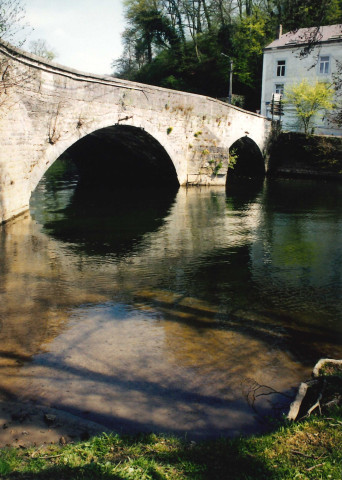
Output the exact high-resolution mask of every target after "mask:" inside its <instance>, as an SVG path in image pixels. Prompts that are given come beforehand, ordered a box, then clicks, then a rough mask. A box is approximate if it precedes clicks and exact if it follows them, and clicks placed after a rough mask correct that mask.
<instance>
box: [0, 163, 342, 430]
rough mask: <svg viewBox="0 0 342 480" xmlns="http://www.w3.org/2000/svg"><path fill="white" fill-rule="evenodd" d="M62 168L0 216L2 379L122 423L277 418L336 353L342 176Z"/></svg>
mask: <svg viewBox="0 0 342 480" xmlns="http://www.w3.org/2000/svg"><path fill="white" fill-rule="evenodd" d="M64 167H65V166H63V165H60V166H58V164H57V165H56V167H55V168H54V169H53V170H52V171H51V172H49V173H48V175H46V176H45V177H44V178H43V180H42V181H41V182H40V183H39V185H38V187H37V189H36V191H35V192H34V194H33V196H32V200H31V207H30V212H28V213H27V214H25V215H24V216H22V217H19V218H17V219H15V220H14V221H12V222H10V223H8V224H6V225H5V226H3V227H0V258H1V264H0V270H1V277H0V296H1V302H0V325H1V340H0V352H1V357H0V362H1V363H0V365H1V370H0V388H1V395H2V399H3V401H4V402H5V401H6V400H8V399H15V400H16V401H20V402H23V403H24V404H25V403H28V404H37V405H43V406H47V407H49V408H54V409H56V410H57V411H61V412H67V413H68V414H73V415H75V416H76V417H80V418H82V419H84V420H89V421H92V422H96V423H97V424H100V425H103V427H104V428H110V429H114V430H116V431H118V432H123V433H134V432H138V431H156V432H165V433H176V434H179V435H183V436H184V435H185V436H187V438H193V439H203V438H208V437H218V436H221V435H228V436H234V435H239V434H250V433H255V432H260V431H263V430H265V429H268V428H270V427H271V424H270V421H269V418H270V416H272V417H274V416H280V415H281V414H282V413H283V412H284V411H286V409H287V408H288V405H289V403H290V401H291V399H292V397H293V395H294V393H295V391H296V388H297V387H298V384H299V383H300V382H301V381H302V380H303V379H305V378H307V377H308V376H309V375H310V373H311V370H312V367H313V365H314V364H315V363H316V362H317V360H318V359H319V358H321V357H335V358H342V342H341V340H342V315H341V313H342V278H341V277H342V195H341V193H342V185H341V184H338V183H333V182H332V183H329V182H322V181H317V180H298V179H289V180H287V179H273V180H271V179H268V180H265V179H261V180H259V181H252V180H244V181H242V180H240V181H235V182H233V181H232V182H231V184H229V183H228V188H227V189H226V188H224V187H222V188H221V187H210V188H209V187H191V188H185V187H181V188H179V189H178V190H171V191H169V190H167V189H163V188H161V189H159V190H153V191H148V190H144V189H141V190H136V189H135V190H134V191H132V190H129V189H125V190H123V189H121V190H120V189H118V188H116V189H114V190H111V191H108V190H101V189H100V190H96V189H91V188H89V186H87V187H84V186H82V185H80V183H79V182H78V178H77V174H76V173H75V172H74V171H68V170H67V169H65V168H64Z"/></svg>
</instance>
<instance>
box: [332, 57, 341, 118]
mask: <svg viewBox="0 0 342 480" xmlns="http://www.w3.org/2000/svg"><path fill="white" fill-rule="evenodd" d="M336 64H337V71H336V73H335V75H333V80H334V88H335V92H336V98H337V106H336V112H335V115H334V116H333V117H332V122H333V123H336V124H337V126H339V127H342V62H338V61H336Z"/></svg>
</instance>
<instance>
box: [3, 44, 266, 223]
mask: <svg viewBox="0 0 342 480" xmlns="http://www.w3.org/2000/svg"><path fill="white" fill-rule="evenodd" d="M113 125H130V126H134V127H137V128H141V129H144V130H145V131H146V132H147V133H149V134H150V135H152V137H153V138H154V139H156V140H157V141H158V142H159V143H160V145H162V147H163V148H164V149H165V151H166V152H167V153H168V155H169V157H170V159H171V161H172V162H173V164H174V167H175V170H176V172H177V177H178V181H179V183H180V185H183V184H186V183H188V182H189V183H201V184H202V183H204V184H213V185H220V184H221V185H224V184H225V180H226V173H227V168H228V161H229V147H230V145H232V143H234V142H235V141H236V140H238V139H239V138H241V137H244V136H248V137H249V138H250V139H252V140H253V141H254V142H255V143H256V144H257V145H258V147H259V148H260V150H261V151H263V150H264V148H265V145H266V139H267V135H268V131H269V122H268V121H267V120H266V119H264V118H263V117H261V116H260V115H256V114H252V113H249V112H246V111H244V110H242V109H239V108H237V107H233V106H230V105H227V104H225V103H223V102H220V101H217V100H214V99H212V98H208V97H204V96H200V95H193V94H188V93H184V92H177V91H172V90H167V89H163V88H159V87H154V86H149V85H142V84H137V83H134V82H128V81H125V80H119V79H114V78H112V77H100V76H96V75H91V74H86V73H82V72H78V71H75V70H71V69H66V68H65V67H62V66H60V65H58V64H53V63H49V62H44V63H43V61H42V59H40V58H38V57H36V56H35V55H31V54H27V53H25V52H22V51H19V50H17V49H15V48H13V47H11V46H9V45H4V44H0V145H1V149H0V223H1V222H3V221H6V220H8V219H9V218H11V217H13V216H15V215H18V214H20V213H22V212H23V211H25V210H26V209H27V208H28V205H29V199H30V195H31V192H32V191H33V190H34V188H35V187H36V185H37V183H38V182H39V180H40V179H41V178H42V176H43V175H44V173H45V171H46V170H47V169H48V168H49V166H50V165H51V164H52V163H53V162H54V161H55V160H56V159H57V158H58V157H59V156H60V155H61V154H62V153H63V152H64V151H65V150H66V149H67V148H68V147H70V146H71V145H73V144H74V143H75V142H77V140H79V139H80V138H82V137H84V136H86V135H88V134H89V133H92V132H94V131H96V130H98V129H101V128H106V127H109V126H113ZM218 162H221V163H222V168H221V169H220V172H219V174H216V173H215V172H214V168H215V165H216V164H217V163H218ZM96 168H99V167H98V166H97V165H96V164H94V169H96ZM103 174H104V175H105V172H103ZM127 183H129V172H128V173H127Z"/></svg>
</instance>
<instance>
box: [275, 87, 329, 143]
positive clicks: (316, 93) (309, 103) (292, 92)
mask: <svg viewBox="0 0 342 480" xmlns="http://www.w3.org/2000/svg"><path fill="white" fill-rule="evenodd" d="M333 95H334V92H333V90H332V88H331V87H330V86H329V85H327V84H326V83H321V82H316V83H314V84H310V83H309V82H308V81H307V80H303V81H302V82H300V83H298V84H294V85H291V86H289V87H287V89H286V90H285V97H284V103H285V104H292V105H293V106H294V107H295V112H296V116H297V119H298V120H299V122H300V124H301V126H302V127H303V129H304V133H306V134H308V133H309V130H310V128H311V125H312V122H313V119H314V116H315V115H316V114H317V113H318V112H319V111H322V110H324V111H325V110H332V109H333V108H334V103H333Z"/></svg>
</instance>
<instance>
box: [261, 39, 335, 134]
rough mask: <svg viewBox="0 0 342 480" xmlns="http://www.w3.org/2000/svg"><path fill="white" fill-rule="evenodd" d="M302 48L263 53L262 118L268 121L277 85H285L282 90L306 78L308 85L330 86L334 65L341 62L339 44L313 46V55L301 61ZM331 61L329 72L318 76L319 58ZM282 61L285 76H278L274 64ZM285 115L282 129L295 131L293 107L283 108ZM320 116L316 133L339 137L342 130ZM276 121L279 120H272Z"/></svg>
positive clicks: (316, 123) (317, 118)
mask: <svg viewBox="0 0 342 480" xmlns="http://www.w3.org/2000/svg"><path fill="white" fill-rule="evenodd" d="M302 48H303V45H302V46H297V47H293V46H292V47H278V48H272V49H266V50H265V51H264V63H263V78H262V94H261V112H260V113H261V115H265V116H267V117H268V118H271V112H270V107H271V100H272V94H273V93H276V92H275V87H276V85H277V84H284V89H285V90H286V88H287V87H289V86H290V85H293V84H296V83H300V82H301V81H302V80H304V79H306V80H307V81H308V82H310V83H315V82H316V81H320V82H327V83H331V82H332V80H333V77H332V75H333V74H334V73H336V62H337V61H339V62H342V41H341V40H339V41H334V42H329V43H326V44H322V45H321V46H319V47H315V48H314V50H313V51H312V53H311V54H310V55H309V56H308V57H306V58H300V56H299V53H300V51H301V49H302ZM322 56H328V57H329V58H330V65H329V73H328V74H321V73H319V61H318V60H319V57H322ZM279 60H285V62H286V72H285V76H277V62H278V61H279ZM284 113H285V115H284V116H282V124H283V128H284V129H285V130H298V129H299V128H298V122H297V119H296V116H295V113H294V107H291V106H286V107H285V109H284ZM322 117H323V115H322V114H319V115H317V116H316V118H315V121H314V127H315V133H318V134H329V135H342V130H341V129H339V128H336V127H335V126H334V125H332V124H331V123H329V121H328V119H327V118H322ZM275 118H276V119H277V118H278V117H275Z"/></svg>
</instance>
